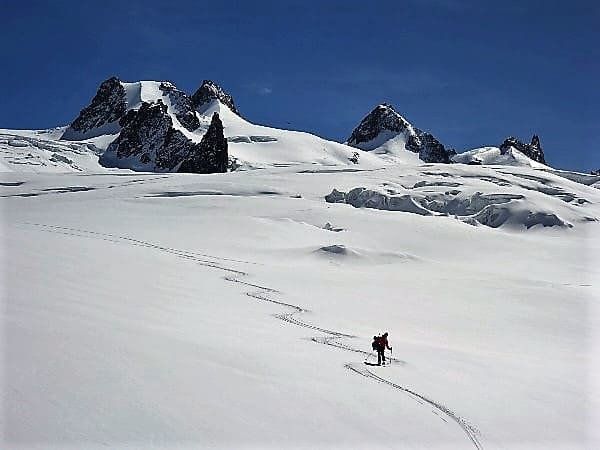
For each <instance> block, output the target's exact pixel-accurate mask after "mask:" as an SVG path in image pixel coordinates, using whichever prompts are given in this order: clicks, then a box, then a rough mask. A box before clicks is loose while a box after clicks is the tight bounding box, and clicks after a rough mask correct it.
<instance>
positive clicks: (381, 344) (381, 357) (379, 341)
mask: <svg viewBox="0 0 600 450" xmlns="http://www.w3.org/2000/svg"><path fill="white" fill-rule="evenodd" d="M387 337H388V334H387V332H385V333H383V334H382V335H381V336H377V337H376V339H375V342H374V343H373V346H374V347H375V350H377V365H378V366H381V364H382V363H383V365H384V366H385V349H386V348H387V349H388V350H390V351H392V347H390V345H389V343H388V339H387Z"/></svg>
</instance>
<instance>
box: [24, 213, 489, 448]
mask: <svg viewBox="0 0 600 450" xmlns="http://www.w3.org/2000/svg"><path fill="white" fill-rule="evenodd" d="M23 225H29V226H34V227H37V228H40V229H41V230H42V231H46V232H51V233H58V234H64V235H67V236H77V237H87V238H92V239H102V240H105V241H108V242H114V243H121V244H129V245H136V246H140V247H146V248H151V249H154V250H159V251H162V252H165V253H169V254H172V255H174V256H176V257H179V258H183V259H186V260H190V261H193V262H195V263H197V264H200V265H202V266H204V267H208V268H212V269H218V270H223V271H225V272H228V273H229V274H230V275H227V276H225V277H223V279H224V280H225V281H228V282H231V283H237V284H241V285H244V286H248V287H251V288H253V289H252V290H250V291H248V292H246V293H245V294H246V295H247V296H248V297H251V298H253V299H255V300H259V301H263V302H269V303H273V304H276V305H279V306H283V307H285V308H290V309H292V312H288V313H280V314H274V317H276V318H277V319H280V320H283V321H285V322H288V323H290V324H292V325H296V326H299V327H303V328H307V329H310V330H314V331H318V332H319V333H323V334H325V336H314V337H311V340H312V341H313V342H315V343H318V344H324V345H329V346H332V347H336V348H340V349H342V350H346V351H350V352H354V353H359V354H362V355H366V356H369V355H372V354H373V353H372V352H368V351H365V350H361V349H358V348H355V347H352V346H349V345H347V344H344V343H342V342H340V341H341V340H342V339H352V338H355V337H356V336H353V335H351V334H346V333H342V332H339V331H335V330H329V329H327V328H322V327H319V326H317V325H313V324H310V323H307V322H303V321H301V320H299V319H298V318H296V317H295V316H296V315H297V314H302V313H305V312H309V310H308V309H305V308H302V307H300V306H298V305H294V304H291V303H286V302H283V301H280V300H275V299H273V298H271V297H269V295H281V292H280V291H277V290H276V289H272V288H269V287H266V286H262V285H260V284H254V283H250V282H247V281H243V280H242V279H241V277H245V276H249V273H248V272H244V271H242V270H237V269H234V268H231V267H226V266H225V265H223V264H220V262H230V263H231V262H233V263H239V264H248V265H256V264H259V263H256V262H252V261H244V260H239V259H231V258H223V257H219V256H214V255H209V254H205V253H197V252H191V251H186V250H179V249H175V248H171V247H165V246H162V245H159V244H156V243H152V242H148V241H143V240H140V239H135V238H132V237H128V236H119V235H115V234H109V233H101V232H97V231H90V230H82V229H78V228H70V227H64V226H57V225H46V224H41V223H30V222H25V223H23ZM388 360H389V361H390V364H406V362H405V361H402V360H400V359H398V358H394V357H389V358H388ZM344 367H345V368H346V369H348V370H350V371H352V372H354V373H357V374H358V375H361V376H363V377H365V378H369V379H371V380H373V381H376V382H379V383H382V384H386V385H388V386H390V387H393V388H394V389H397V390H399V391H402V392H403V393H405V394H407V395H408V396H409V397H411V398H412V399H414V400H415V401H417V402H418V403H419V404H421V405H425V404H427V405H429V406H430V407H433V408H434V409H433V410H432V412H433V413H434V414H435V415H436V416H438V417H439V418H440V419H441V420H442V421H444V422H446V423H448V421H447V420H446V419H445V418H444V416H446V417H447V418H449V419H451V420H453V421H454V422H456V423H457V424H458V425H459V426H460V428H461V429H462V430H463V432H464V433H465V434H466V435H467V437H468V438H469V440H470V441H471V443H472V444H473V446H475V448H477V449H478V450H482V449H483V445H482V444H481V442H479V439H478V437H479V435H480V434H481V432H480V431H479V430H478V429H477V428H475V427H474V426H473V425H471V424H470V423H469V422H467V420H465V419H464V418H462V417H461V416H459V415H458V414H457V413H455V412H454V411H452V410H451V409H449V408H448V407H446V406H444V405H443V404H442V403H439V402H437V401H435V400H432V399H430V398H428V397H426V396H424V395H422V394H419V393H417V392H415V391H413V390H411V389H409V388H407V387H405V386H401V385H399V384H396V383H394V382H392V381H390V380H387V379H385V378H383V377H381V376H379V375H377V374H375V373H374V372H372V371H371V370H369V369H367V368H363V367H362V365H360V364H357V363H347V364H345V365H344ZM440 413H441V414H440Z"/></svg>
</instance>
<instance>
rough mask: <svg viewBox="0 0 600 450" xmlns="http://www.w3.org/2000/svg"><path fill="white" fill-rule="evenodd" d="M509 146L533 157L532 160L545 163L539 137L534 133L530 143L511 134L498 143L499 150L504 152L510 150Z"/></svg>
mask: <svg viewBox="0 0 600 450" xmlns="http://www.w3.org/2000/svg"><path fill="white" fill-rule="evenodd" d="M511 147H513V148H516V149H517V150H519V151H520V152H521V153H523V154H524V155H525V156H527V157H528V158H531V159H533V160H534V161H537V162H540V163H542V164H546V159H545V158H544V151H543V149H542V145H541V144H540V138H539V137H538V136H537V135H536V134H534V135H533V136H532V138H531V144H525V143H523V142H521V141H519V140H518V139H517V138H515V137H512V136H511V137H509V138H507V139H505V140H504V142H503V143H502V145H500V151H501V152H502V153H503V154H504V153H506V152H507V151H508V150H510V148H511Z"/></svg>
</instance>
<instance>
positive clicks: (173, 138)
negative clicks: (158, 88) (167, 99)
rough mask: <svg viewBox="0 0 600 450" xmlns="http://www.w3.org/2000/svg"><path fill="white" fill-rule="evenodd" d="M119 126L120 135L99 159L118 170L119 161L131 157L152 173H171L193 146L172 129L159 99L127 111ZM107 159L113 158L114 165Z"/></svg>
mask: <svg viewBox="0 0 600 450" xmlns="http://www.w3.org/2000/svg"><path fill="white" fill-rule="evenodd" d="M119 124H120V125H121V127H122V130H121V133H120V134H119V136H118V137H117V138H116V139H115V140H114V141H113V142H112V143H111V144H110V146H109V147H108V149H107V151H106V153H105V154H104V155H103V156H102V157H101V158H100V162H101V163H102V164H105V165H111V166H112V165H116V166H118V167H120V164H119V161H123V160H127V159H130V158H134V160H139V162H140V163H142V164H144V165H149V166H150V167H151V169H152V170H159V171H166V170H173V169H174V168H175V166H177V164H179V163H180V162H181V161H182V160H183V159H184V158H185V157H186V156H187V155H188V154H189V153H191V152H193V150H194V147H195V146H196V145H197V144H194V143H193V142H192V141H191V140H189V139H188V138H186V137H185V136H184V134H183V133H182V132H181V131H179V130H176V129H175V128H173V120H172V119H171V116H169V114H168V113H167V105H165V104H164V103H163V102H162V101H161V100H159V101H158V102H157V103H147V102H143V103H142V105H141V106H140V108H139V109H138V110H130V111H128V112H127V114H125V115H124V116H123V117H122V118H121V120H120V121H119ZM111 158H116V160H117V164H114V161H112V160H111ZM111 161H112V162H113V163H111ZM132 165H133V166H135V164H125V165H124V166H125V167H128V166H132Z"/></svg>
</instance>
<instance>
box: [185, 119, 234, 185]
mask: <svg viewBox="0 0 600 450" xmlns="http://www.w3.org/2000/svg"><path fill="white" fill-rule="evenodd" d="M228 160H229V158H228V153H227V139H225V136H224V134H223V123H222V122H221V119H220V118H219V113H217V112H215V113H214V114H213V116H212V120H211V122H210V126H209V127H208V130H207V131H206V134H205V135H204V136H203V137H202V140H201V141H200V143H199V144H195V145H194V147H193V148H192V149H191V152H190V153H189V154H188V156H187V157H186V158H185V159H184V161H183V162H182V163H181V166H179V170H178V171H179V172H187V173H224V172H227V165H228V162H229V161H228Z"/></svg>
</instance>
